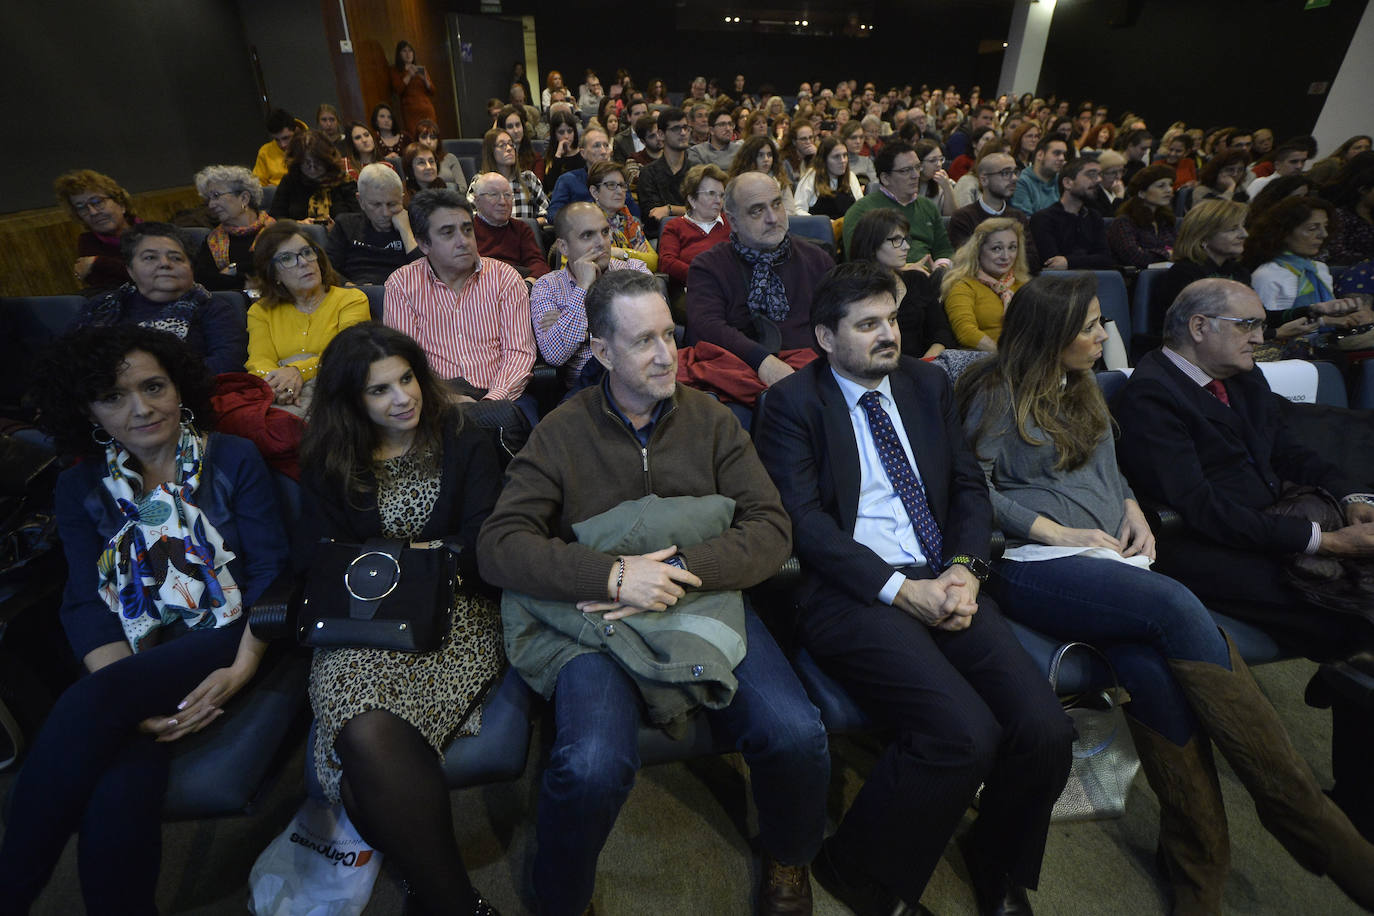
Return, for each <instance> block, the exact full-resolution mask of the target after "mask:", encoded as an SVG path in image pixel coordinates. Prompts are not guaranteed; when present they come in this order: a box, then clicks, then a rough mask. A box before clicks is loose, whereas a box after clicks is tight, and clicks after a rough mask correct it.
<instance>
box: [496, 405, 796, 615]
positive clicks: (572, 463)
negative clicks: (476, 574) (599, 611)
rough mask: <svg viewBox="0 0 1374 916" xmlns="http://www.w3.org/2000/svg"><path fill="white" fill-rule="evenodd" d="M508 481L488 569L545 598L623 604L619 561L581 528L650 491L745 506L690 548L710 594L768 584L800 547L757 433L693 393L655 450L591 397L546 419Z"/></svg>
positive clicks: (659, 425) (666, 424)
mask: <svg viewBox="0 0 1374 916" xmlns="http://www.w3.org/2000/svg"><path fill="white" fill-rule="evenodd" d="M508 475H509V479H508V482H507V484H506V486H505V489H504V490H503V491H502V493H501V498H500V499H499V500H498V501H497V503H496V509H495V510H494V511H493V512H492V514H491V517H490V518H488V519H487V521H486V524H484V525H483V526H482V532H481V534H480V535H479V536H478V540H477V561H478V565H479V567H480V569H481V572H482V578H483V579H485V580H486V581H487V582H489V583H491V584H492V585H496V586H500V587H502V588H512V589H519V590H520V591H522V592H525V593H526V594H529V595H533V596H534V597H536V598H546V599H555V600H561V601H574V602H575V601H587V600H606V599H607V598H609V597H611V596H610V595H608V594H607V584H608V581H609V579H610V574H611V568H612V566H613V565H614V564H615V560H616V558H615V557H614V556H612V555H610V554H605V553H600V552H598V551H594V550H592V549H590V548H588V547H584V546H582V545H581V544H578V543H575V542H574V541H573V533H572V526H573V525H574V524H575V523H577V522H580V521H583V520H584V519H588V518H591V517H592V516H594V515H599V514H601V513H602V512H605V511H606V510H607V509H610V508H612V507H614V506H617V505H619V504H620V503H622V502H624V501H625V500H631V499H639V498H640V497H642V496H646V495H648V494H650V493H654V494H657V495H658V496H663V497H669V496H705V495H708V494H712V493H719V494H721V495H723V496H728V497H730V498H732V499H734V500H735V503H736V505H735V518H734V522H733V524H732V526H731V527H730V529H729V530H728V531H726V532H725V533H724V534H721V535H720V536H719V537H715V538H711V539H710V540H708V541H704V542H702V543H700V544H697V545H694V546H692V547H687V548H684V549H683V550H682V557H683V560H684V561H685V562H686V564H687V568H688V569H689V570H691V571H692V572H693V573H694V574H695V575H697V576H698V577H700V579H701V587H702V588H704V589H742V588H749V587H750V586H753V585H757V584H758V583H760V582H762V581H763V580H765V579H767V578H768V577H769V576H771V575H773V574H774V573H776V572H777V571H778V568H779V567H780V566H781V565H782V563H783V561H784V560H785V559H787V555H788V552H789V551H790V550H791V546H792V534H791V532H792V528H791V524H790V523H789V521H788V518H787V513H786V512H785V511H784V510H783V508H782V501H781V499H780V498H779V496H778V491H777V488H776V487H774V486H773V481H772V480H771V479H770V478H769V476H768V472H767V471H765V470H764V468H763V464H762V463H761V462H760V461H759V457H758V454H757V453H756V452H755V451H754V444H753V442H751V441H750V439H749V436H748V434H747V433H745V431H744V429H743V428H742V427H741V426H740V424H739V421H738V420H736V419H735V417H734V415H733V414H731V413H730V411H729V410H728V409H727V408H726V407H724V406H723V405H721V404H720V402H718V401H716V400H715V399H714V398H712V397H710V396H709V395H706V394H703V393H701V392H699V391H694V390H693V389H691V388H684V387H683V386H682V385H678V386H677V390H676V391H675V392H674V394H673V396H672V398H671V399H669V402H668V403H667V404H666V405H665V406H664V408H663V412H662V413H661V414H660V415H659V418H658V421H657V422H656V423H655V425H654V428H653V432H652V434H651V436H650V439H649V445H648V447H647V448H641V447H640V444H639V440H638V439H637V438H636V437H635V434H634V433H633V432H632V431H631V430H630V428H629V427H628V426H626V425H625V423H624V422H623V421H622V420H621V419H620V418H619V417H618V416H617V415H616V413H615V411H614V410H613V409H612V407H611V406H610V405H609V404H608V403H607V402H606V396H605V394H604V393H603V390H602V386H600V385H598V386H593V387H590V388H587V389H585V390H583V391H581V392H580V393H578V394H577V395H575V396H574V397H572V398H570V399H568V401H566V402H565V403H564V404H562V405H561V406H560V407H559V408H558V409H557V410H555V411H553V412H552V413H551V414H549V415H548V416H547V417H545V418H544V419H543V420H542V421H540V423H539V425H538V426H536V427H535V428H534V432H533V434H532V435H531V436H530V440H529V442H528V443H527V444H526V445H525V447H524V448H523V449H521V450H520V454H519V455H517V456H516V457H515V460H514V461H512V462H511V464H510V467H509V469H508ZM663 546H664V547H667V546H669V545H667V544H664V545H663Z"/></svg>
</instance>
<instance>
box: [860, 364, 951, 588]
mask: <svg viewBox="0 0 1374 916" xmlns="http://www.w3.org/2000/svg"><path fill="white" fill-rule="evenodd" d="M881 397H882V395H880V394H878V392H876V391H867V392H864V394H863V396H862V397H860V398H859V405H860V406H861V407H863V409H864V413H865V414H866V415H867V416H868V429H869V431H870V432H871V433H872V434H873V444H874V445H875V446H877V447H878V457H879V458H880V459H881V460H882V462H883V470H884V471H886V472H887V479H888V481H889V482H890V483H891V484H892V489H894V490H896V491H897V497H898V498H899V499H901V501H902V507H903V508H905V509H906V514H907V517H908V518H910V519H911V524H912V526H913V527H914V528H915V529H916V537H917V538H918V539H919V540H920V542H921V552H922V553H924V554H925V555H926V560H927V561H928V562H929V563H930V565H931V566H939V565H940V562H941V560H943V558H944V550H943V544H942V543H941V539H940V529H939V527H938V526H937V525H936V524H935V516H933V515H931V514H930V504H929V503H927V502H926V491H925V488H924V487H922V486H921V481H920V479H919V478H918V477H917V476H916V472H915V471H913V470H912V469H911V462H910V461H908V460H907V457H906V449H904V448H902V440H901V439H899V438H897V430H895V429H893V428H892V420H891V418H889V417H888V415H887V411H886V410H883V405H882V403H881Z"/></svg>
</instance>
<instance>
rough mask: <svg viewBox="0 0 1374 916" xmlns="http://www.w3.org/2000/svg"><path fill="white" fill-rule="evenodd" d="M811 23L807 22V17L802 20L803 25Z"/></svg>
mask: <svg viewBox="0 0 1374 916" xmlns="http://www.w3.org/2000/svg"><path fill="white" fill-rule="evenodd" d="M810 24H811V23H809V22H807V21H806V20H805V19H803V20H802V25H804V26H805V25H810Z"/></svg>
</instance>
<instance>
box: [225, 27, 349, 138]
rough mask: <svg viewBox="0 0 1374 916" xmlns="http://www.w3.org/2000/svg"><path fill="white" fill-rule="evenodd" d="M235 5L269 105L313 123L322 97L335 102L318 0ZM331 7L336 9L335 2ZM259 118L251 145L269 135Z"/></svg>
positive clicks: (323, 100)
mask: <svg viewBox="0 0 1374 916" xmlns="http://www.w3.org/2000/svg"><path fill="white" fill-rule="evenodd" d="M236 5H237V6H238V9H239V15H240V16H241V17H242V19H243V41H244V42H245V48H244V50H245V53H247V52H248V50H249V49H253V50H256V51H257V54H258V60H259V66H260V67H261V68H262V81H263V85H264V87H265V88H266V90H267V97H268V102H269V104H270V106H271V107H272V108H285V109H286V110H287V111H289V112H291V113H292V114H293V115H295V116H296V117H298V118H300V119H301V120H302V121H304V122H305V123H307V124H309V125H310V126H311V127H314V126H315V109H316V108H317V107H319V104H320V103H321V102H329V103H330V104H332V105H334V106H336V107H338V106H339V97H338V91H337V90H336V89H335V85H334V73H333V70H332V68H331V66H330V56H329V46H328V44H327V39H326V37H325V32H324V25H323V22H322V20H321V4H320V0H237V3H236ZM333 9H334V11H335V12H336V14H337V10H338V4H337V3H335V4H333ZM258 121H259V124H258V128H257V132H256V133H254V134H253V139H254V140H256V141H257V145H256V146H254V150H256V149H257V147H258V146H261V145H262V144H263V143H264V142H265V141H266V140H267V136H266V134H265V133H264V132H263V129H262V124H261V121H262V118H258ZM249 164H250V165H251V162H250V163H249Z"/></svg>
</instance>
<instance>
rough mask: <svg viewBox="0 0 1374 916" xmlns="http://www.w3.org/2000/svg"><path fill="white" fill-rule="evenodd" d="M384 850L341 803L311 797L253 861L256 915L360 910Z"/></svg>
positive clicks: (343, 914)
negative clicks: (371, 842)
mask: <svg viewBox="0 0 1374 916" xmlns="http://www.w3.org/2000/svg"><path fill="white" fill-rule="evenodd" d="M381 870H382V854H381V853H380V852H377V851H376V850H375V849H372V848H371V847H370V846H368V845H367V843H366V842H364V841H363V838H362V837H360V836H359V835H358V831H357V830H356V829H354V827H353V824H352V823H351V822H350V821H349V820H348V815H347V814H346V813H345V812H344V809H343V806H342V805H331V804H329V803H328V802H324V801H319V800H317V799H313V798H307V799H306V800H305V804H303V805H301V808H300V810H299V811H297V812H296V815H295V817H293V818H292V819H291V823H290V824H288V825H287V827H286V829H285V830H284V831H282V832H281V834H280V835H278V836H277V838H276V839H274V840H273V841H272V842H271V843H269V844H268V845H267V848H266V849H264V850H263V851H262V855H260V856H258V860H257V861H256V862H254V863H253V871H252V873H251V874H250V875H249V877H248V886H249V900H248V911H249V912H250V913H253V914H255V916H358V914H360V913H361V912H362V911H363V908H364V907H366V906H367V901H368V898H370V897H371V896H372V885H373V884H375V883H376V881H377V873H378V872H380V871H381Z"/></svg>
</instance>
